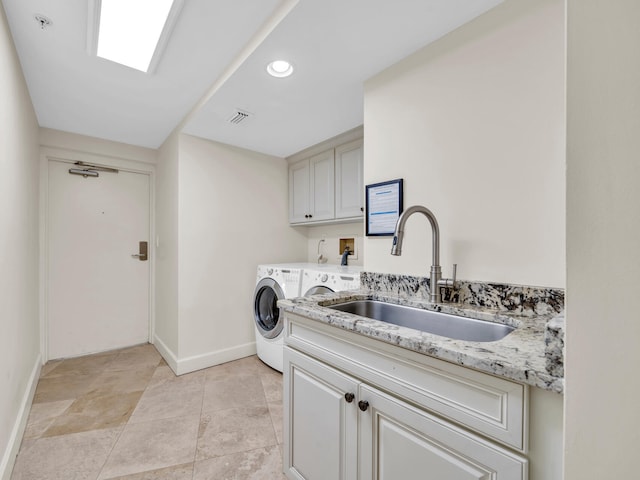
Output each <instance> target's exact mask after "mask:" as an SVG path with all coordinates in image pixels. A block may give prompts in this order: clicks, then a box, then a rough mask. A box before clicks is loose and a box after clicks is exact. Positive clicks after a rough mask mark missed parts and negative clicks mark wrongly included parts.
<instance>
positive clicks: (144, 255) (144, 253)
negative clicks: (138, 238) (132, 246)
mask: <svg viewBox="0 0 640 480" xmlns="http://www.w3.org/2000/svg"><path fill="white" fill-rule="evenodd" d="M138 252H140V253H134V254H133V255H131V256H132V257H133V258H137V259H138V260H140V261H141V262H146V261H147V260H148V258H149V255H148V252H149V242H140V245H139V247H138Z"/></svg>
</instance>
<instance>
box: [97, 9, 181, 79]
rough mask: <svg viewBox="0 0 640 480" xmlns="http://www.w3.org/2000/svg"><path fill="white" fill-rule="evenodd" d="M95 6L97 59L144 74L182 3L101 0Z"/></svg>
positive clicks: (166, 35)
mask: <svg viewBox="0 0 640 480" xmlns="http://www.w3.org/2000/svg"><path fill="white" fill-rule="evenodd" d="M99 5H100V12H99V15H100V23H99V34H98V41H97V55H98V56H99V57H101V58H105V59H107V60H111V61H113V62H117V63H120V64H122V65H126V66H127V67H131V68H135V69H136V70H141V71H143V72H147V71H148V70H149V67H150V64H151V62H152V59H153V60H156V59H155V58H154V53H156V50H160V49H161V47H162V46H164V43H166V39H167V37H168V35H169V33H170V30H171V28H170V27H171V26H172V25H173V23H174V22H175V19H176V17H177V14H178V12H179V9H180V7H181V6H182V0H176V1H174V0H101V1H99ZM165 25H167V26H166V27H165ZM163 40H164V41H163ZM156 56H157V55H156Z"/></svg>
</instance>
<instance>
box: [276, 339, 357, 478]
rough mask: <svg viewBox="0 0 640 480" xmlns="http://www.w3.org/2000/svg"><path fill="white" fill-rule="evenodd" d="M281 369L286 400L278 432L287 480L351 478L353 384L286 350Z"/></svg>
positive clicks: (354, 449) (353, 467) (354, 414)
mask: <svg viewBox="0 0 640 480" xmlns="http://www.w3.org/2000/svg"><path fill="white" fill-rule="evenodd" d="M285 363H286V365H287V367H286V368H287V384H286V386H285V392H287V391H288V393H287V394H286V395H287V398H288V400H289V401H288V402H286V403H288V409H289V410H288V411H289V415H285V426H284V428H285V432H287V433H286V434H285V435H286V436H287V438H288V441H289V443H288V445H289V447H288V450H287V452H285V457H287V460H286V465H287V468H286V469H287V472H286V473H287V476H288V477H289V478H292V479H308V480H311V479H322V480H329V479H335V480H347V479H350V478H357V453H358V452H357V445H358V413H357V412H358V410H357V407H356V401H355V396H356V393H357V388H358V382H357V381H356V380H354V379H353V378H351V377H349V376H348V375H345V374H343V373H341V372H339V371H338V370H335V369H334V368H331V367H329V366H327V365H324V364H323V363H320V362H318V361H316V360H313V359H312V358H310V357H307V356H306V355H302V354H300V353H298V352H296V351H294V350H292V349H290V348H285ZM349 394H351V395H353V398H352V397H351V396H350V395H349ZM349 399H351V400H350V401H349ZM287 420H290V421H289V422H287Z"/></svg>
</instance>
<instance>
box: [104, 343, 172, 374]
mask: <svg viewBox="0 0 640 480" xmlns="http://www.w3.org/2000/svg"><path fill="white" fill-rule="evenodd" d="M161 359H162V357H161V356H160V354H159V353H158V351H157V350H156V349H155V347H154V346H153V345H150V344H148V343H147V344H144V345H137V346H135V347H130V348H126V349H123V350H120V351H119V352H118V354H117V356H116V358H115V359H114V360H113V361H112V362H111V363H109V365H108V366H107V367H106V370H129V369H130V368H131V366H132V365H135V366H136V368H141V367H157V366H158V365H160V360H161Z"/></svg>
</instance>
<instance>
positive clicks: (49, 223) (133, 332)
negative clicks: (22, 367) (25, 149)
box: [43, 158, 152, 359]
mask: <svg viewBox="0 0 640 480" xmlns="http://www.w3.org/2000/svg"><path fill="white" fill-rule="evenodd" d="M46 177H47V178H46V182H47V185H46V190H45V192H46V201H45V204H46V213H45V216H46V218H45V225H46V227H45V230H46V233H45V250H44V253H45V266H46V267H45V272H46V273H45V277H46V278H45V292H46V293H45V299H44V303H45V310H46V312H45V316H44V328H43V330H44V331H43V336H44V339H45V342H46V345H44V349H45V352H43V353H45V358H47V359H56V358H65V357H73V356H78V355H84V354H88V353H96V352H102V351H107V350H112V349H116V348H121V347H126V346H130V345H135V344H138V343H145V342H147V341H149V338H150V278H151V276H150V263H151V262H150V261H149V259H150V253H151V251H152V248H151V245H149V243H148V242H149V240H150V212H151V195H150V192H151V181H150V175H149V174H148V173H139V172H134V171H126V170H122V169H119V170H116V169H111V168H108V165H98V166H91V165H88V164H85V165H78V164H77V162H72V161H66V160H59V159H52V158H48V159H47V174H46Z"/></svg>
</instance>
